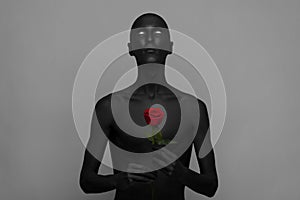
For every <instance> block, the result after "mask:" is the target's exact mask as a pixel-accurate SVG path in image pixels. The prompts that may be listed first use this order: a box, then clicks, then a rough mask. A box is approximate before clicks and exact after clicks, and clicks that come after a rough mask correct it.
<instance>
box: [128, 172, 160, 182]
mask: <svg viewBox="0 0 300 200" xmlns="http://www.w3.org/2000/svg"><path fill="white" fill-rule="evenodd" d="M128 179H129V180H132V181H136V182H151V181H154V179H153V178H149V177H147V176H143V175H141V174H129V176H128Z"/></svg>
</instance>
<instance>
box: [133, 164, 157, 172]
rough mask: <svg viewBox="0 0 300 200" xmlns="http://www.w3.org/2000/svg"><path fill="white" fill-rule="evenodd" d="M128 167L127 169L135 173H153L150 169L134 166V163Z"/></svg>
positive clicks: (138, 165)
mask: <svg viewBox="0 0 300 200" xmlns="http://www.w3.org/2000/svg"><path fill="white" fill-rule="evenodd" d="M128 166H129V169H132V170H137V173H141V172H151V171H153V170H152V169H151V168H150V167H147V166H144V165H140V164H136V163H130V164H129V165H128Z"/></svg>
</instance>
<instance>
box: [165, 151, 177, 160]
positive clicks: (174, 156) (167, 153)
mask: <svg viewBox="0 0 300 200" xmlns="http://www.w3.org/2000/svg"><path fill="white" fill-rule="evenodd" d="M162 152H164V153H165V154H166V155H167V156H168V157H170V158H171V159H172V160H175V159H177V158H178V156H177V155H176V154H175V153H173V152H171V151H169V150H168V149H166V148H163V149H162Z"/></svg>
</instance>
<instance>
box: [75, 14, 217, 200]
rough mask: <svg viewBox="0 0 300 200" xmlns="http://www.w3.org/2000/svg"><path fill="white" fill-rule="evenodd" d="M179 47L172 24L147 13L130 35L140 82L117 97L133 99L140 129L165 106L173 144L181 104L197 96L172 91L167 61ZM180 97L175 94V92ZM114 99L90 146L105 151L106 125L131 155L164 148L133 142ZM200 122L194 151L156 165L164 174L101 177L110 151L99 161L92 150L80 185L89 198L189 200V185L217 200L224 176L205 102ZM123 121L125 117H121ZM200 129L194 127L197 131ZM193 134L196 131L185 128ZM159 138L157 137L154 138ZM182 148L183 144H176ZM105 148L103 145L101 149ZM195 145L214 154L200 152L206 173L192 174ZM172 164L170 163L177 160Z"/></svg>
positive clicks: (104, 102)
mask: <svg viewBox="0 0 300 200" xmlns="http://www.w3.org/2000/svg"><path fill="white" fill-rule="evenodd" d="M172 46H173V43H172V42H171V41H170V33H169V31H168V26H167V24H166V22H165V21H164V20H163V19H162V18H161V17H160V16H158V15H156V14H153V13H146V14H143V15H141V16H139V17H138V18H137V19H136V20H135V21H134V23H133V25H132V27H131V33H130V43H128V48H129V53H130V55H131V56H134V57H135V59H136V63H137V66H138V77H137V80H136V82H135V83H134V84H133V85H132V86H129V87H128V88H126V89H124V90H121V91H118V92H117V94H116V96H118V99H120V101H122V100H123V99H125V98H127V99H128V98H129V99H130V100H129V108H128V109H129V113H130V116H131V118H132V120H133V121H134V122H135V123H136V124H137V125H139V126H145V125H147V123H146V121H145V118H144V115H143V113H144V111H145V110H146V109H147V108H150V107H151V105H153V104H160V105H162V106H163V107H164V108H165V111H166V113H167V115H168V117H167V120H166V123H165V125H164V127H163V129H162V130H161V133H162V136H163V138H166V139H169V141H170V140H172V138H174V135H175V134H176V132H177V131H178V127H179V124H180V122H181V121H180V120H181V111H180V103H179V101H181V103H183V104H188V103H189V102H191V101H190V100H191V99H192V98H194V99H195V97H193V96H191V95H188V94H185V93H183V92H181V91H178V90H176V89H175V88H173V87H172V86H170V85H169V84H168V83H167V81H166V78H165V62H166V58H167V56H168V55H169V54H171V53H172ZM147 81H148V82H159V83H163V84H154V83H149V84H144V85H142V86H140V87H138V89H136V90H135V91H134V92H133V94H132V95H128V91H130V89H132V87H134V86H136V85H140V84H141V83H143V82H147ZM175 90H176V93H177V94H180V95H179V96H178V95H176V96H175V95H174V93H173V92H172V91H175ZM111 99H112V95H111V94H110V95H107V96H105V97H103V98H102V99H100V100H99V101H98V102H97V104H96V107H95V112H94V114H93V119H92V127H91V136H90V139H89V143H88V145H90V146H95V148H97V147H98V146H105V145H104V144H106V143H107V141H104V140H101V141H100V140H99V141H97V142H96V140H97V139H95V138H96V137H97V136H95V135H97V134H96V133H97V130H99V127H98V129H97V128H96V126H97V125H96V124H98V123H99V124H100V126H101V129H102V130H103V131H104V133H105V134H106V136H107V138H108V139H109V140H110V142H113V143H114V144H115V145H117V146H119V147H120V148H122V149H124V150H127V151H130V152H137V153H139V152H150V151H152V150H157V149H159V147H158V146H157V145H154V144H153V140H151V141H152V142H150V141H149V139H147V138H136V137H132V136H130V135H128V134H126V133H124V131H122V130H121V128H120V127H118V125H117V123H116V122H115V120H114V117H113V114H112V110H111ZM196 102H198V105H197V106H199V111H200V120H199V122H198V123H199V124H198V126H197V127H198V129H197V130H196V135H195V137H194V139H193V143H192V144H191V145H190V147H189V148H188V149H187V150H186V151H185V152H184V153H183V154H182V155H181V156H180V157H179V158H178V159H177V158H176V159H174V156H175V157H176V155H174V154H173V153H172V152H170V151H167V150H164V151H162V152H160V153H159V156H158V157H155V158H153V161H154V162H155V163H156V164H157V165H160V166H161V167H160V168H159V170H154V171H148V172H146V173H131V172H124V171H120V170H117V169H114V173H113V174H111V175H100V174H98V170H99V167H100V165H101V162H100V161H101V159H102V156H103V153H104V149H103V148H102V149H99V151H98V150H97V152H99V155H97V156H95V155H94V154H92V153H91V152H90V151H89V150H88V149H87V150H86V151H85V155H84V161H83V165H82V170H81V174H80V186H81V188H82V190H83V191H84V192H85V193H102V192H106V191H110V190H113V189H116V195H115V199H116V200H126V199H130V200H134V199H139V200H141V199H143V200H146V199H155V200H160V199H161V200H164V199H167V198H168V199H172V200H183V199H184V187H185V186H187V187H189V188H190V189H192V190H194V191H195V192H197V193H200V194H203V195H205V196H207V197H212V196H214V194H215V192H216V190H217V187H218V177H217V171H216V166H215V158H214V151H213V148H212V146H211V142H210V135H209V134H210V133H209V119H208V113H207V109H206V105H205V104H204V103H203V102H202V101H201V100H199V99H196ZM120 116H121V117H122V112H120ZM193 125H194V124H191V126H193ZM184 131H186V132H187V133H186V134H188V131H190V129H185V130H184ZM151 138H152V139H153V138H155V137H154V136H152V137H151ZM176 142H178V143H180V142H181V141H176ZM100 143H101V144H100ZM192 145H194V147H195V150H196V152H200V150H201V147H203V146H205V147H206V148H207V149H210V150H209V152H208V153H207V155H205V156H204V157H203V158H200V157H199V154H198V153H197V161H198V165H199V168H200V172H201V173H200V174H199V173H196V172H195V171H193V170H190V169H189V163H190V158H191V151H192ZM111 157H112V161H113V164H114V163H117V162H120V161H119V160H118V159H116V157H117V155H115V154H114V152H111ZM172 159H173V161H174V160H175V161H174V162H172V163H171V164H169V165H168V161H170V160H172ZM145 167H146V166H142V165H139V164H135V163H131V164H130V165H129V168H132V169H133V168H135V170H136V171H137V172H138V171H139V169H140V170H142V169H145Z"/></svg>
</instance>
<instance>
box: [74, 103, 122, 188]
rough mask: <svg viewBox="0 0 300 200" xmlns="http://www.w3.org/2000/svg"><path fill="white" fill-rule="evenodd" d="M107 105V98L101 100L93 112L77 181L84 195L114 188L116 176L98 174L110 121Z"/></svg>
mask: <svg viewBox="0 0 300 200" xmlns="http://www.w3.org/2000/svg"><path fill="white" fill-rule="evenodd" d="M108 103H109V102H108V100H107V97H104V98H102V99H101V100H99V101H98V102H97V104H96V106H95V109H94V112H93V117H92V122H91V132H90V138H89V141H88V144H87V147H86V150H85V153H84V160H83V164H82V169H81V172H80V180H79V184H80V187H81V189H82V190H83V191H84V192H85V193H101V192H106V191H110V190H113V189H115V188H116V175H100V174H98V170H99V167H100V164H101V162H100V161H101V160H102V157H103V154H104V151H105V147H106V144H107V138H106V136H105V135H104V133H105V134H109V133H110V124H111V120H112V118H111V116H110V115H109V113H110V112H109V109H108V108H110V106H108ZM102 116H103V117H102Z"/></svg>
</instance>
